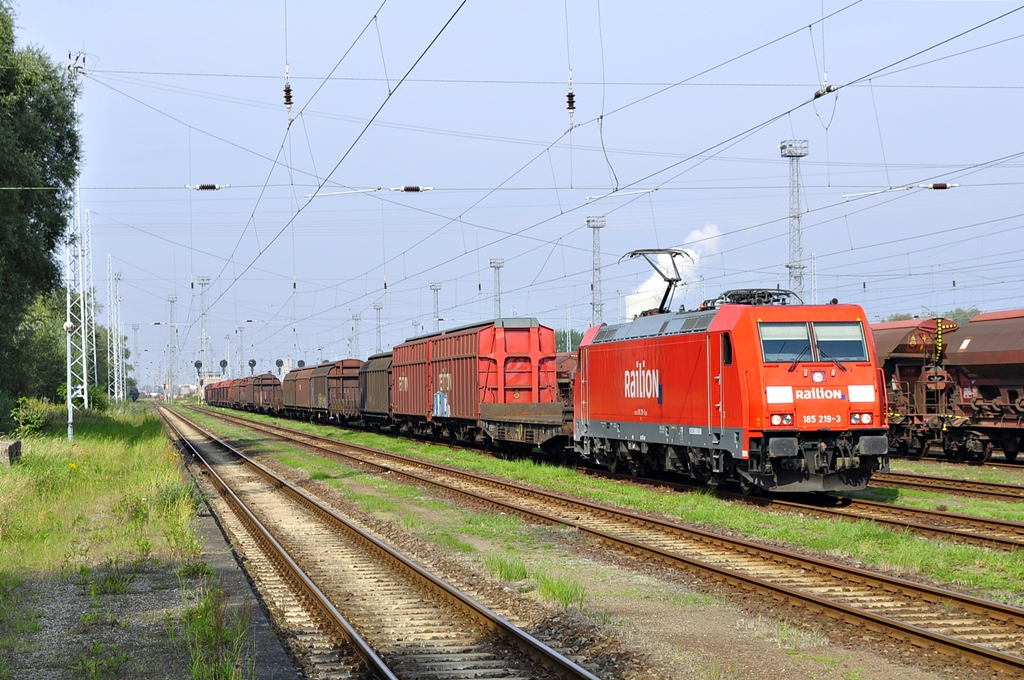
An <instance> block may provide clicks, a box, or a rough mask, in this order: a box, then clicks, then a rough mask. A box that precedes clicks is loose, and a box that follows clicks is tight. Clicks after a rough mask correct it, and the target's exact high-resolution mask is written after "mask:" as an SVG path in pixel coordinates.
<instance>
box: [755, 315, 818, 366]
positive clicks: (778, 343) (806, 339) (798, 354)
mask: <svg viewBox="0 0 1024 680" xmlns="http://www.w3.org/2000/svg"><path fill="white" fill-rule="evenodd" d="M757 325H758V328H759V329H760V331H761V351H762V352H764V360H765V363H769V364H770V363H777V362H783V361H800V359H802V358H804V357H807V358H808V359H811V358H812V357H811V336H810V333H809V332H808V330H807V324H806V323H799V322H798V323H759V324H757Z"/></svg>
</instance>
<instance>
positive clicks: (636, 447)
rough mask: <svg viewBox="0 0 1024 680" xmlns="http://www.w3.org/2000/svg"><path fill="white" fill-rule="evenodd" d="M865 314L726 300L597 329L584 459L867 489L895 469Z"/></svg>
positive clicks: (578, 402) (587, 382) (586, 385)
mask: <svg viewBox="0 0 1024 680" xmlns="http://www.w3.org/2000/svg"><path fill="white" fill-rule="evenodd" d="M863 316H864V314H863V311H862V310H861V308H860V307H858V306H855V305H829V306H786V305H739V304H723V305H720V306H718V307H717V308H713V309H709V310H704V311H698V312H688V313H679V314H660V315H654V316H649V317H642V318H639V319H637V320H636V321H634V322H632V323H629V324H624V325H620V326H611V327H598V328H594V329H591V330H590V331H589V332H588V333H587V335H586V336H585V337H584V340H583V343H582V344H581V346H580V350H579V367H578V369H577V378H576V380H577V382H576V390H575V410H576V415H575V423H574V427H575V439H576V448H577V451H578V452H579V454H580V455H581V456H583V457H584V458H589V459H592V460H595V461H596V462H598V463H600V464H603V465H606V466H608V467H612V468H619V467H628V468H629V469H631V470H632V471H633V472H634V473H642V472H645V471H655V470H658V471H661V470H663V471H675V472H682V473H684V474H689V475H690V476H691V477H694V478H695V479H698V480H702V481H705V482H708V483H710V484H712V485H716V484H719V483H721V482H723V481H725V480H726V479H729V478H733V479H736V480H738V481H739V482H740V484H741V486H742V487H744V488H745V489H753V488H762V489H767V490H774V491H823V490H830V489H850V488H861V487H863V486H865V485H866V484H867V480H868V478H869V477H870V475H871V472H872V471H874V470H876V469H879V468H881V467H884V465H885V464H886V463H887V458H886V453H887V448H888V447H887V442H886V437H885V423H884V411H883V409H882V391H881V389H882V388H881V385H880V384H879V373H878V370H877V363H876V361H875V358H874V350H873V347H872V345H871V342H870V336H869V335H868V334H867V332H866V328H865V325H864V322H863Z"/></svg>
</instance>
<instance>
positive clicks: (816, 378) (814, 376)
mask: <svg viewBox="0 0 1024 680" xmlns="http://www.w3.org/2000/svg"><path fill="white" fill-rule="evenodd" d="M811 382H815V383H823V382H825V371H811Z"/></svg>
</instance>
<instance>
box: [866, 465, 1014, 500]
mask: <svg viewBox="0 0 1024 680" xmlns="http://www.w3.org/2000/svg"><path fill="white" fill-rule="evenodd" d="M871 486H880V487H885V488H890V489H920V490H923V491H937V492H940V493H948V494H953V495H954V496H970V497H972V498H984V499H986V500H990V501H993V500H994V501H1008V502H1020V501H1024V486H1020V485H1018V484H998V483H995V482H976V481H972V480H969V479H950V478H948V477H934V476H931V475H915V474H910V473H901V472H884V473H875V474H873V475H872V476H871Z"/></svg>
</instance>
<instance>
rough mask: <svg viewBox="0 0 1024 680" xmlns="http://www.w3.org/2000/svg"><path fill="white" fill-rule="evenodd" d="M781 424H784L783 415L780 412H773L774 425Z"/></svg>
mask: <svg viewBox="0 0 1024 680" xmlns="http://www.w3.org/2000/svg"><path fill="white" fill-rule="evenodd" d="M781 424H782V416H780V415H779V414H778V413H773V414H772V425H781Z"/></svg>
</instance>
